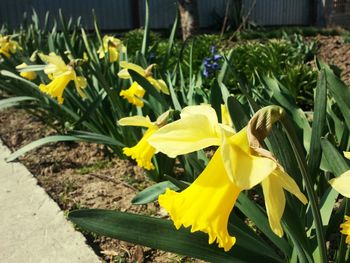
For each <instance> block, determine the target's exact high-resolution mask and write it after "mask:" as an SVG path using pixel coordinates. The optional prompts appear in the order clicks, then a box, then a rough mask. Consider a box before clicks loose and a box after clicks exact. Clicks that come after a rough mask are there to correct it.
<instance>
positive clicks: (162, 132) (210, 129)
mask: <svg viewBox="0 0 350 263" xmlns="http://www.w3.org/2000/svg"><path fill="white" fill-rule="evenodd" d="M216 127H217V126H215V125H212V123H211V122H210V120H209V119H208V117H207V116H205V115H200V114H194V115H188V116H187V117H185V118H182V119H180V120H177V121H174V122H172V123H170V124H167V125H165V126H163V127H162V128H160V129H159V130H158V131H157V132H155V133H154V134H153V135H152V136H151V137H150V138H149V140H148V141H149V143H150V144H151V145H152V146H153V147H154V148H156V149H157V150H158V151H161V152H163V153H165V154H166V155H168V156H169V157H172V158H174V157H176V156H177V155H180V154H186V153H190V152H194V151H198V150H200V149H203V148H205V147H208V146H211V145H219V143H220V139H219V135H218V133H217V130H216Z"/></svg>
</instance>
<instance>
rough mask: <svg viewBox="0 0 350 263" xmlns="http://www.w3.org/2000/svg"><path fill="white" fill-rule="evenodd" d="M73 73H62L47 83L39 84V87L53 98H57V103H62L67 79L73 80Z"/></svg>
mask: <svg viewBox="0 0 350 263" xmlns="http://www.w3.org/2000/svg"><path fill="white" fill-rule="evenodd" d="M73 78H74V76H73V75H62V76H61V77H59V78H55V79H53V80H52V81H51V82H50V83H49V84H48V85H45V84H40V85H39V89H40V90H41V91H42V92H44V93H46V94H48V95H50V96H51V97H53V98H57V101H58V103H59V104H62V103H63V97H62V96H63V91H64V89H65V88H66V86H67V85H68V83H69V81H71V80H73Z"/></svg>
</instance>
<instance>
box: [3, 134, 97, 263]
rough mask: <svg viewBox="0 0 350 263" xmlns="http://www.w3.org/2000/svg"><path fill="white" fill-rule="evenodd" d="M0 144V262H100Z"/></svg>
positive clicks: (21, 166)
mask: <svg viewBox="0 0 350 263" xmlns="http://www.w3.org/2000/svg"><path fill="white" fill-rule="evenodd" d="M9 154H10V151H9V150H8V149H7V147H5V146H4V145H3V144H2V142H1V141H0V262H1V263H3V262H4V263H17V262H18V263H22V262H25V263H32V262H33V263H41V262H42V263H50V262H52V263H61V262H62V263H70V262H72V263H73V262H74V263H76V262H78V263H79V262H84V263H85V262H86V263H95V262H100V261H99V259H98V257H97V256H96V255H95V253H94V252H93V251H92V249H91V248H90V247H89V246H88V245H86V244H85V238H84V236H83V235H82V234H81V233H79V232H77V231H75V230H74V228H73V225H72V224H71V223H70V222H68V221H67V220H66V219H65V217H64V215H63V213H62V211H61V210H60V208H59V207H58V206H57V204H56V203H55V202H54V201H53V200H52V199H51V198H50V197H49V196H48V195H47V194H46V192H45V191H44V190H43V189H42V188H41V187H40V186H38V185H37V181H36V179H35V178H34V177H33V176H32V175H31V173H30V172H29V171H28V170H27V169H26V168H25V167H24V166H23V165H22V164H20V163H6V162H5V161H4V158H5V157H6V156H8V155H9Z"/></svg>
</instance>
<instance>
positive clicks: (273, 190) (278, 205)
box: [261, 174, 286, 237]
mask: <svg viewBox="0 0 350 263" xmlns="http://www.w3.org/2000/svg"><path fill="white" fill-rule="evenodd" d="M261 184H262V189H263V193H264V198H265V206H266V212H267V215H268V219H269V224H270V227H271V229H272V231H273V232H274V233H275V234H276V235H277V236H279V237H282V236H283V228H282V225H281V218H282V216H283V212H284V208H285V205H286V198H285V196H284V192H283V188H282V187H281V186H280V185H279V183H278V179H277V178H276V176H275V175H274V174H271V175H270V176H269V177H267V178H266V179H265V180H263V181H262V183H261Z"/></svg>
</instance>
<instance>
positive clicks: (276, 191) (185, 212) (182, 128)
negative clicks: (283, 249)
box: [148, 105, 307, 251]
mask: <svg viewBox="0 0 350 263" xmlns="http://www.w3.org/2000/svg"><path fill="white" fill-rule="evenodd" d="M264 110H265V111H267V110H266V109H264ZM268 110H270V108H269V109H268ZM281 110H282V109H281V108H279V107H278V108H277V110H276V109H275V108H274V110H271V111H270V113H269V114H270V116H269V119H270V121H271V122H272V123H273V122H275V121H276V120H278V116H279V114H282V112H280V111H281ZM274 111H276V112H274ZM256 116H258V117H260V116H262V114H261V112H257V113H256V114H255V115H254V116H253V118H252V120H251V121H250V122H249V124H248V125H247V127H245V128H244V129H242V130H241V131H239V132H238V133H234V131H233V130H232V128H231V127H229V126H227V125H224V124H221V123H218V120H217V116H216V113H215V111H214V109H212V108H211V107H210V106H209V105H199V106H189V107H186V108H184V109H183V111H182V112H181V119H180V120H177V121H175V122H173V123H170V124H167V125H165V126H164V127H162V128H160V129H159V130H158V131H156V132H155V133H154V134H153V135H152V136H150V138H149V139H148V142H149V143H150V144H151V145H152V146H153V147H155V148H156V149H157V151H161V152H163V153H165V154H167V155H168V156H169V157H176V156H177V155H180V154H186V153H190V152H194V151H197V150H199V149H203V148H206V147H208V146H211V145H217V146H219V148H218V150H217V151H216V153H215V154H214V156H215V158H214V157H213V158H212V160H210V162H209V164H208V166H207V168H206V169H205V170H204V171H203V172H202V174H201V175H199V176H198V178H197V179H196V180H195V182H194V183H193V184H194V185H195V186H194V187H192V185H191V186H189V187H188V188H187V189H186V190H184V192H182V193H180V194H175V193H174V192H172V191H169V190H168V191H167V192H166V193H165V194H164V195H161V196H160V197H159V201H160V204H161V205H162V206H164V208H165V209H166V210H167V211H168V212H169V214H170V216H171V218H172V220H173V221H174V222H175V224H176V226H177V227H179V226H180V225H181V224H182V225H184V226H185V227H187V226H189V225H192V231H196V230H201V231H204V232H206V233H208V234H209V242H213V241H214V240H215V237H216V238H217V242H218V243H219V246H221V247H224V249H225V250H226V251H227V250H229V249H230V248H231V247H232V245H233V244H234V239H232V238H233V237H231V236H229V235H228V232H227V220H226V219H225V220H224V219H223V218H222V217H224V218H226V213H228V214H229V213H230V211H231V210H232V207H233V205H234V202H235V200H236V198H237V196H238V193H239V192H240V191H241V190H246V189H250V188H252V187H254V186H255V185H257V184H259V183H262V187H263V192H264V196H265V204H266V210H267V214H268V217H269V222H270V226H271V229H272V230H273V231H274V233H276V234H277V235H278V236H282V235H283V229H282V227H281V224H280V220H281V217H282V215H283V211H284V207H285V196H284V192H283V189H285V190H287V191H289V192H290V193H292V194H294V195H296V197H298V198H299V199H300V200H301V201H302V202H303V203H306V202H307V199H306V197H305V196H304V195H303V194H302V193H301V192H300V190H299V188H298V186H297V184H296V183H295V181H294V180H293V179H292V178H291V177H289V176H288V174H287V173H285V172H284V170H283V168H282V167H281V166H280V165H279V164H278V162H277V160H276V159H275V158H274V157H273V155H272V153H270V152H269V151H267V150H265V149H263V148H261V147H260V144H259V142H258V140H257V138H259V139H264V136H265V137H266V136H267V132H268V130H263V129H262V127H260V126H259V127H256V125H260V124H261V123H262V122H261V119H257V117H256ZM272 123H269V124H270V125H271V126H272ZM253 128H255V129H256V130H254V131H253V130H252V129H253ZM258 129H262V131H259V134H256V132H257V131H258ZM263 133H264V135H262V134H263ZM257 136H258V137H257ZM209 174H210V175H211V177H212V178H211V179H210V180H211V181H210V183H209V179H207V178H208V177H210V176H209ZM199 182H200V183H199ZM204 182H205V183H204ZM214 182H216V183H217V184H221V183H222V185H225V186H222V187H210V184H213V183H214ZM199 185H200V186H201V187H203V189H201V191H198V187H199ZM217 188H218V189H217ZM227 188H229V189H231V190H230V191H231V194H232V195H233V196H232V197H230V198H228V197H227V196H226V193H225V189H227ZM192 189H193V190H192ZM204 189H205V190H204ZM220 189H221V190H220ZM233 189H234V191H233ZM185 191H186V192H185ZM218 192H220V194H219V193H218ZM214 196H215V197H216V196H220V197H222V199H221V198H215V200H216V203H215V204H214V205H213V207H211V206H208V205H207V203H208V202H209V201H208V200H211V199H213V197H214ZM184 199H186V201H184ZM164 200H167V201H166V202H164ZM199 200H202V201H203V203H200V201H199ZM227 200H229V202H228V201H227ZM212 202H214V200H212ZM190 204H194V205H193V207H192V206H190ZM197 204H198V205H197ZM201 204H202V205H201ZM214 206H215V207H216V208H217V209H216V210H215V209H213V208H214ZM226 206H227V209H226V210H225V211H227V212H222V210H221V209H222V207H225V208H226ZM223 214H224V215H223ZM190 218H192V220H190ZM201 218H203V221H202V220H201ZM199 222H200V223H199ZM217 222H220V228H218V227H217V226H216V225H215V224H217ZM198 225H200V226H199V227H198ZM223 229H225V231H223ZM210 231H213V232H210ZM209 232H210V233H209ZM222 240H226V241H227V242H226V241H225V242H224V241H222ZM228 240H231V241H230V242H228Z"/></svg>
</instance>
